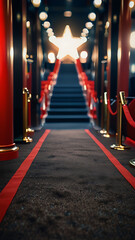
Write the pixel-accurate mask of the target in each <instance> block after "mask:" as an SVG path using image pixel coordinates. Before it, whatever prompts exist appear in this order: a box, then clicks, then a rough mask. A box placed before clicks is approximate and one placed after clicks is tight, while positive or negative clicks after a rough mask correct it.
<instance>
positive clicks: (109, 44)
mask: <svg viewBox="0 0 135 240" xmlns="http://www.w3.org/2000/svg"><path fill="white" fill-rule="evenodd" d="M111 15H112V0H109V13H108V21H109V34H108V41H107V97H108V98H109V99H110V90H111V89H110V88H111V87H110V86H111V25H112V23H111Z"/></svg>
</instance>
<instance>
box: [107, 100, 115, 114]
mask: <svg viewBox="0 0 135 240" xmlns="http://www.w3.org/2000/svg"><path fill="white" fill-rule="evenodd" d="M107 102H108V104H107V107H108V110H109V112H110V114H111V115H113V116H115V115H116V114H117V110H116V112H113V111H112V108H111V104H110V99H108V101H107Z"/></svg>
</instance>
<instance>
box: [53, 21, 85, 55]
mask: <svg viewBox="0 0 135 240" xmlns="http://www.w3.org/2000/svg"><path fill="white" fill-rule="evenodd" d="M49 41H50V42H52V43H53V44H54V45H55V46H56V47H58V48H59V52H58V55H57V59H63V58H64V57H66V56H70V57H72V58H73V59H78V58H79V55H78V52H77V48H78V47H80V46H81V45H82V44H83V43H85V42H86V41H87V38H85V37H83V38H75V37H72V34H71V30H70V27H69V26H68V25H67V26H66V27H65V30H64V33H63V36H62V37H54V36H53V37H50V38H49Z"/></svg>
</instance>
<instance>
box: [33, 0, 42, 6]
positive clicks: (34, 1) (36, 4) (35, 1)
mask: <svg viewBox="0 0 135 240" xmlns="http://www.w3.org/2000/svg"><path fill="white" fill-rule="evenodd" d="M31 2H32V4H33V6H34V7H39V6H40V3H41V0H31Z"/></svg>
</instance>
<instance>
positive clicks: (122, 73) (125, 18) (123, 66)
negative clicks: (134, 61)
mask: <svg viewBox="0 0 135 240" xmlns="http://www.w3.org/2000/svg"><path fill="white" fill-rule="evenodd" d="M129 1H130V0H121V10H120V19H119V40H118V87H117V95H118V94H119V92H120V91H125V94H126V96H128V87H129V51H130V42H129V41H130V32H131V11H130V8H129Z"/></svg>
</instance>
